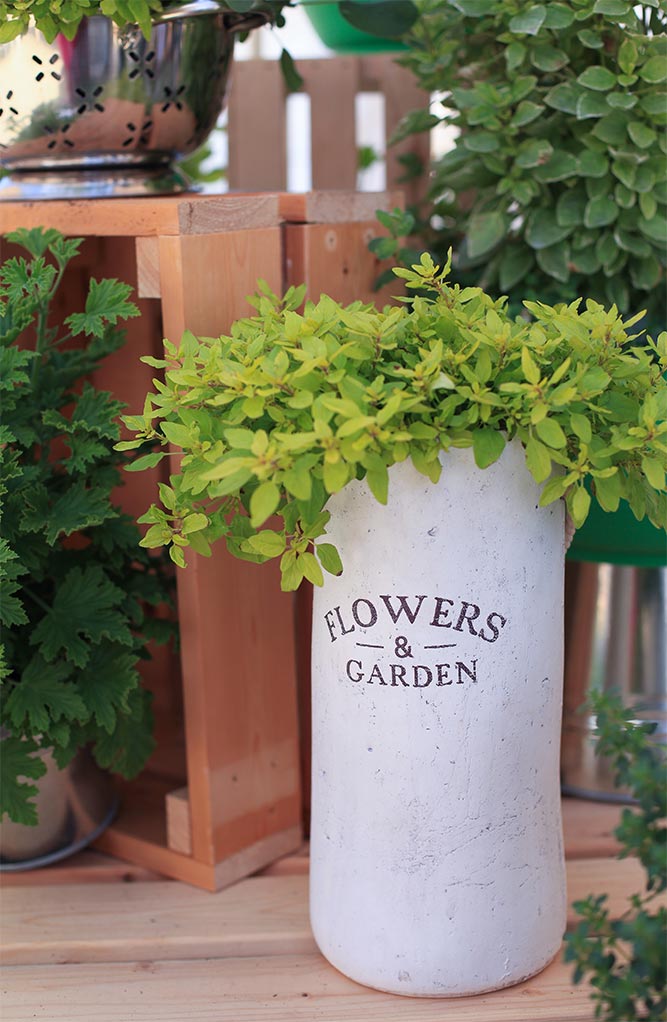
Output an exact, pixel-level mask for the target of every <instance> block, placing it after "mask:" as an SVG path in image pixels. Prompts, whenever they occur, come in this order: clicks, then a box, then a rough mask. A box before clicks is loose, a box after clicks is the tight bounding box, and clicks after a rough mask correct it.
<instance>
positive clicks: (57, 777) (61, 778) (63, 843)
mask: <svg viewBox="0 0 667 1022" xmlns="http://www.w3.org/2000/svg"><path fill="white" fill-rule="evenodd" d="M39 755H40V756H41V757H42V759H43V760H44V762H45V764H46V773H45V774H44V775H43V776H42V777H40V778H39V780H37V781H35V782H34V783H35V784H36V786H37V796H36V798H35V799H34V803H35V806H36V808H37V816H38V823H37V826H35V827H31V826H27V825H25V824H21V823H14V822H13V821H12V820H7V819H5V820H4V821H3V823H2V824H0V871H4V872H13V871H17V870H24V869H33V868H36V867H38V866H47V865H49V864H50V863H52V862H57V861H58V860H59V859H64V858H66V857H67V856H68V855H73V854H74V853H75V852H78V851H80V849H82V848H85V846H86V845H88V844H90V843H91V841H94V840H95V838H97V837H99V835H100V834H101V833H102V831H103V830H105V829H106V828H107V827H108V826H109V824H110V823H111V821H112V820H113V818H114V816H115V815H116V811H117V808H118V800H117V797H116V794H115V791H114V788H113V783H112V780H111V776H110V774H108V773H107V772H106V771H105V770H101V769H100V768H99V767H98V766H97V764H96V763H95V762H94V760H93V758H92V756H91V755H90V753H89V752H88V750H87V749H80V750H79V752H77V754H76V755H75V756H74V759H72V760H71V762H70V763H69V764H68V765H67V766H66V767H65V768H64V769H63V770H60V769H59V768H58V766H57V764H56V762H55V760H54V758H53V756H52V754H51V751H50V749H44V750H42V751H41V752H40V753H39Z"/></svg>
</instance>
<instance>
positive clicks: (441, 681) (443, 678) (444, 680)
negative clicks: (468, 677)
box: [435, 664, 454, 685]
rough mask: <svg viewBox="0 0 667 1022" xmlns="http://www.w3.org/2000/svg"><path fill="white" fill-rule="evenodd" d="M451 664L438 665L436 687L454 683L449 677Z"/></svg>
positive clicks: (436, 667)
mask: <svg viewBox="0 0 667 1022" xmlns="http://www.w3.org/2000/svg"><path fill="white" fill-rule="evenodd" d="M450 667H451V664H436V665H435V669H436V671H437V672H438V680H437V681H436V685H451V684H452V682H453V681H454V679H453V678H450V677H449V668H450Z"/></svg>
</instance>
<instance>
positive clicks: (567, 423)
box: [119, 255, 667, 590]
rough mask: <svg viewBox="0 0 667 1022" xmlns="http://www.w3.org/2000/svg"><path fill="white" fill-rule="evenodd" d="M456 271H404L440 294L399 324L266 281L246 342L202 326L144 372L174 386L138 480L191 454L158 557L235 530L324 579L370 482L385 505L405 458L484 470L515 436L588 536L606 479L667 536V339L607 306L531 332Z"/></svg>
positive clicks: (240, 546)
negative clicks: (344, 513) (345, 501)
mask: <svg viewBox="0 0 667 1022" xmlns="http://www.w3.org/2000/svg"><path fill="white" fill-rule="evenodd" d="M449 269H450V265H449V262H448V263H447V265H446V266H445V267H444V268H443V269H442V270H441V271H440V270H439V269H438V268H437V267H436V266H435V265H434V264H433V262H432V261H431V259H430V257H429V256H427V255H425V256H423V257H422V259H421V262H420V263H418V264H416V265H415V266H413V267H412V269H410V270H396V271H395V272H396V273H397V275H398V276H399V277H402V278H403V279H404V281H405V283H406V285H407V287H408V288H410V289H412V290H414V291H416V292H419V293H420V294H422V295H423V297H416V298H414V299H410V300H409V302H406V304H403V305H401V306H399V307H389V306H388V307H387V308H385V309H384V310H383V311H378V310H377V309H376V308H374V307H373V306H372V305H363V304H362V303H361V302H355V303H353V304H352V305H349V306H346V307H344V306H341V305H339V304H337V303H336V302H334V301H333V300H332V299H331V298H328V297H326V296H322V297H321V298H320V300H319V302H317V303H312V302H308V303H307V304H306V306H305V309H304V311H303V313H299V312H298V311H297V310H298V309H299V307H300V306H301V304H302V302H303V298H304V289H303V288H296V289H295V288H291V289H290V290H289V291H288V292H287V294H286V295H285V297H284V299H282V300H281V299H279V298H277V297H276V296H275V295H273V294H272V293H271V291H270V290H269V289H268V288H266V287H264V288H263V289H262V293H261V294H260V295H259V296H258V297H257V298H256V299H255V300H254V303H253V304H254V306H255V308H256V315H255V316H253V317H251V318H247V319H241V320H239V321H237V322H236V323H235V324H234V325H233V327H232V330H231V334H230V335H229V336H224V337H220V338H197V337H195V336H194V335H193V334H191V333H186V334H185V335H184V336H183V339H182V341H181V343H180V345H178V346H177V345H175V344H173V343H171V342H169V341H166V342H165V358H164V359H159V360H156V359H153V358H146V359H144V361H146V362H148V363H149V364H150V365H153V366H154V367H155V368H157V369H159V370H160V371H164V374H165V376H164V382H161V381H160V380H156V381H155V385H156V393H154V394H151V395H149V396H148V397H147V399H146V404H145V408H144V413H143V415H141V416H130V417H128V418H126V419H125V420H124V421H125V422H126V424H127V426H128V427H129V428H130V430H132V431H134V432H135V439H134V440H130V441H125V442H123V443H121V444H120V445H119V447H120V448H121V449H123V450H128V449H134V448H137V447H140V446H141V445H142V444H144V443H145V442H146V441H149V442H150V443H155V442H156V441H157V442H158V443H160V444H161V445H162V450H158V451H153V452H151V453H149V454H147V455H145V456H144V457H140V458H139V459H138V460H137V461H135V462H134V463H133V464H132V465H131V466H130V469H131V470H138V469H141V468H142V467H145V466H149V465H155V464H157V463H158V462H159V461H160V460H161V459H162V458H164V457H168V456H169V453H168V447H169V445H171V447H172V449H173V450H174V451H181V452H183V458H182V460H181V463H180V470H179V471H178V472H176V473H175V474H173V475H172V476H171V479H170V483H169V485H163V486H161V487H160V498H161V506H157V505H153V506H152V507H151V508H150V510H149V511H148V512H147V514H146V515H145V516H144V518H143V519H142V521H143V522H146V523H148V524H149V525H150V529H149V530H148V533H147V535H146V537H145V539H144V540H143V542H144V544H145V545H146V546H149V547H153V546H155V547H157V546H161V545H165V544H166V545H168V546H169V547H170V554H171V557H172V559H173V560H174V561H175V562H176V564H178V565H184V563H185V556H184V551H185V548H187V547H192V549H193V550H195V551H196V552H198V553H201V554H205V555H206V554H208V553H209V552H210V544H211V543H212V542H213V541H214V540H216V539H218V538H219V537H222V536H224V537H225V539H226V542H227V546H228V548H229V549H230V551H231V552H232V553H234V554H235V555H236V556H239V557H243V558H246V559H248V560H252V561H258V562H260V561H266V560H269V559H271V558H274V557H279V558H280V563H281V569H282V584H283V588H284V589H286V590H292V589H295V588H297V586H298V585H299V583H300V582H301V580H302V578H306V579H308V580H309V581H311V582H313V583H314V584H315V585H321V584H322V581H323V575H322V568H324V570H327V571H331V572H333V573H334V574H338V573H339V572H340V570H341V564H340V558H339V556H338V554H337V552H336V550H335V548H334V547H333V546H332V545H331V544H329V543H327V542H323V541H322V537H323V536H324V535H325V533H326V526H327V522H328V519H329V513H328V511H327V510H326V503H327V500H328V499H329V496H330V495H331V494H334V493H337V492H338V491H339V490H341V489H342V488H343V487H344V486H345V485H346V484H347V483H348V482H349V481H350V480H352V479H364V478H365V479H366V482H367V484H368V486H369V488H370V490H371V492H372V493H373V495H374V496H375V497H376V498H377V500H378V501H380V502H381V503H386V501H387V493H388V486H389V473H388V469H389V467H390V466H391V465H393V464H394V463H395V462H399V461H403V460H405V459H406V458H410V459H411V460H412V462H413V464H414V465H415V467H416V468H417V469H418V470H419V471H420V472H422V473H423V474H424V475H426V476H427V477H428V478H430V479H431V480H432V481H433V482H435V481H437V479H438V478H439V476H440V471H441V465H440V461H439V454H440V452H441V451H443V450H445V451H446V450H448V449H449V448H450V447H472V449H473V452H474V457H475V461H476V463H477V465H478V466H479V467H480V468H482V469H483V468H486V467H487V466H488V465H491V464H492V463H493V462H494V461H496V460H497V458H499V457H500V455H501V454H502V452H503V449H504V447H505V445H506V443H507V442H508V441H510V440H512V439H514V438H518V439H519V441H520V442H521V443H522V444H523V446H524V448H525V453H526V462H527V465H528V468H529V470H530V472H531V473H532V475H533V477H534V478H535V480H536V481H537V482H538V483H540V484H541V485H543V490H542V496H541V502H542V504H543V505H545V504H549V503H551V502H552V501H554V500H558V499H559V498H561V497H562V498H564V499H565V501H566V503H567V507H568V510H569V512H570V514H571V515H572V517H573V519H574V521H575V523H576V524H577V525H581V524H582V523H583V521H584V520H585V518H586V515H587V513H588V509H589V505H590V500H591V496H590V493H589V489H588V488H587V485H586V484H587V483H589V484H590V489H591V490H592V492H593V494H594V498H595V499H596V500H597V501H598V502H599V503H600V505H601V506H602V507H603V508H604V509H605V510H607V511H613V510H615V509H616V508H617V507H618V505H619V501H620V500H621V499H624V500H627V501H628V502H629V503H630V505H631V507H632V509H633V511H634V512H635V514H636V515H637V516H638V517H640V518H641V517H643V516H644V515H648V516H649V518H650V519H651V520H652V521H653V522H654V523H655V524H656V525H658V526H661V527H663V528H664V527H665V523H666V521H667V496H666V494H665V468H666V466H667V421H666V420H667V383H666V382H665V380H664V379H663V375H662V374H663V372H664V370H665V368H667V333H665V334H661V335H660V337H659V338H658V339H657V341H656V342H653V341H651V340H642V343H641V344H635V343H634V341H635V339H636V338H635V336H634V335H632V334H628V332H627V331H628V330H629V329H630V328H631V327H632V323H633V320H629V321H627V322H626V323H623V321H622V320H621V319H620V318H619V316H618V314H617V310H616V309H615V308H612V309H611V311H609V312H607V311H605V310H604V309H603V308H602V307H601V306H599V305H597V304H596V303H594V302H587V303H586V305H585V307H583V308H580V307H579V305H580V303H579V302H574V303H573V304H572V305H569V306H557V307H555V308H552V307H550V306H546V305H541V304H539V303H527V310H528V311H529V312H530V313H531V315H532V320H530V321H529V320H528V319H527V318H523V317H517V318H516V319H514V318H512V317H511V316H510V315H509V314H508V313H507V311H506V307H505V303H504V299H500V300H498V301H493V300H492V299H491V298H489V297H488V296H487V295H485V294H484V293H483V292H482V291H481V290H480V289H479V288H463V289H462V288H460V287H459V286H458V285H453V286H452V285H450V284H449V283H448V281H447V277H448V273H449ZM274 515H276V516H277V517H276V518H273V517H272V516H274Z"/></svg>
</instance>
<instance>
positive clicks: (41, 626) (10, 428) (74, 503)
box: [0, 229, 171, 823]
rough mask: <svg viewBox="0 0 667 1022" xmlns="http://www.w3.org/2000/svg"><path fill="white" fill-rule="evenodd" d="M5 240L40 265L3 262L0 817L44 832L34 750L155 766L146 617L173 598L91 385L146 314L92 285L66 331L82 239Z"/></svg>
mask: <svg viewBox="0 0 667 1022" xmlns="http://www.w3.org/2000/svg"><path fill="white" fill-rule="evenodd" d="M7 237H8V240H9V241H11V242H14V243H17V244H19V245H21V246H23V247H24V248H25V249H26V250H27V252H28V254H29V258H27V259H26V258H23V257H14V258H11V259H8V260H7V261H6V262H5V263H4V265H3V266H2V267H1V268H0V392H1V412H0V497H1V498H2V540H0V623H1V624H2V647H0V652H1V656H0V680H1V682H2V696H3V698H2V705H1V708H0V731H2V732H4V736H3V739H2V741H1V742H0V757H1V758H2V765H3V770H2V781H1V787H0V815H2V814H4V813H8V814H9V816H10V818H11V819H13V820H16V821H17V822H19V823H34V822H36V811H35V807H34V805H33V803H32V802H31V801H30V800H31V798H32V796H33V795H34V794H35V791H36V789H35V787H34V785H32V784H30V783H29V781H27V780H26V778H32V779H36V778H38V777H39V776H41V774H42V773H43V772H44V769H45V767H44V765H43V763H42V761H41V758H40V757H39V756H37V755H35V753H36V752H37V751H38V749H39V748H53V752H54V756H55V759H56V761H57V762H58V764H59V765H61V766H62V765H64V764H65V763H67V762H68V760H69V759H70V758H71V757H72V756H73V755H74V753H75V752H76V750H77V749H78V748H80V747H81V746H83V745H86V744H88V743H91V744H92V749H93V753H94V756H95V758H96V760H97V762H98V763H99V764H100V765H101V766H104V767H110V768H112V769H114V770H116V771H118V772H119V773H121V774H124V775H125V776H130V775H132V774H135V773H137V772H138V771H139V770H140V768H141V767H142V766H143V764H144V762H145V761H146V759H147V757H148V755H149V753H150V752H151V749H152V747H153V741H152V737H151V713H150V705H149V694H148V693H147V692H146V691H145V690H143V689H142V688H141V687H140V679H139V674H138V671H137V663H138V660H139V659H140V658H142V657H146V656H147V655H148V653H147V649H146V647H147V643H148V641H149V639H150V638H154V639H164V638H165V637H166V636H167V635H168V634H169V633H170V631H171V626H170V625H169V624H168V623H166V622H165V621H161V620H158V619H157V618H156V619H153V618H152V617H151V616H150V615H149V614H148V613H147V611H146V606H147V605H151V604H152V605H158V604H161V603H165V602H168V601H169V599H170V595H169V593H170V584H169V582H168V578H167V575H166V574H165V572H164V569H163V567H162V566H161V560H160V559H159V558H158V559H156V558H154V557H151V556H149V555H148V554H147V552H146V551H145V550H142V549H141V548H140V547H139V539H140V534H139V530H138V529H137V527H136V525H135V524H134V522H133V521H132V520H131V519H130V518H129V517H128V516H127V515H125V514H123V513H121V511H120V509H119V508H118V507H117V506H116V504H115V503H114V499H113V493H112V491H113V490H114V488H115V487H116V486H117V485H118V484H119V482H120V481H121V473H120V469H121V467H122V465H123V464H125V463H126V456H123V455H121V454H118V453H117V452H116V451H114V447H113V445H114V443H115V442H116V441H117V440H118V438H119V426H118V414H119V412H120V411H121V409H122V405H121V404H120V403H119V402H117V401H115V400H114V399H113V397H112V396H111V395H110V394H108V393H106V392H104V391H100V390H97V389H95V388H94V387H93V386H92V385H91V384H90V383H89V382H87V381H86V377H87V376H88V375H89V374H90V373H91V372H92V371H93V370H94V369H95V368H96V367H97V366H98V365H99V364H100V361H101V360H102V359H103V358H104V357H105V356H106V355H108V354H109V353H110V352H112V351H115V350H116V349H117V348H119V347H120V346H121V345H122V344H123V340H124V336H123V333H122V331H121V330H120V329H119V328H118V326H117V324H119V323H120V322H121V321H122V320H124V319H126V318H127V317H128V316H136V315H138V310H137V309H136V307H135V306H134V305H133V304H132V303H131V302H130V301H129V295H130V288H129V287H128V285H126V284H121V283H119V282H118V281H116V280H108V279H107V280H100V281H97V280H91V281H90V285H89V290H88V295H87V297H86V303H85V309H84V311H83V312H77V313H73V314H72V315H71V316H69V317H68V318H67V319H66V321H65V324H64V327H63V328H60V329H59V328H58V327H56V326H54V325H52V324H50V322H49V309H50V304H51V302H52V300H53V298H54V295H55V294H56V292H57V290H58V287H59V285H60V282H61V280H62V276H63V273H64V270H65V268H66V266H67V264H68V262H69V261H70V260H71V259H72V258H73V257H74V256H75V255H76V253H77V251H78V249H79V246H80V244H81V242H80V240H65V239H64V238H63V237H62V236H61V235H59V234H58V232H57V231H53V230H50V231H43V230H39V229H37V230H32V231H26V230H21V231H16V232H14V233H13V234H10V235H8V236H7ZM29 334H30V335H31V336H32V338H33V339H34V348H31V349H28V348H27V347H25V346H24V345H25V344H26V343H27V341H28V335H29ZM73 338H76V339H77V340H76V342H75V344H71V343H70V342H71V341H72V339H73ZM82 341H83V342H85V343H84V344H82V343H81V342H82Z"/></svg>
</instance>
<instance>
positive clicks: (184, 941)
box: [2, 859, 642, 965]
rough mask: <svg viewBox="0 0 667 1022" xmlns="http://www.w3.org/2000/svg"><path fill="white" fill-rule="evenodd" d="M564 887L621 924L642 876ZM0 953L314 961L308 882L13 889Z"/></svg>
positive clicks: (599, 875)
mask: <svg viewBox="0 0 667 1022" xmlns="http://www.w3.org/2000/svg"><path fill="white" fill-rule="evenodd" d="M567 881H568V904H569V905H571V903H572V902H573V901H575V900H577V899H579V898H583V897H585V896H586V895H587V894H600V893H602V892H606V893H607V894H608V895H609V908H610V912H611V914H612V916H615V917H617V916H619V915H620V914H621V913H622V912H624V911H625V909H626V908H627V900H628V897H629V896H630V895H631V894H633V893H635V892H637V891H640V890H641V888H642V871H641V868H640V866H639V865H638V863H637V862H636V861H634V860H624V861H615V860H611V859H583V860H580V861H577V862H570V863H568V866H567ZM574 921H575V914H574V912H573V910H572V909H571V908H569V910H568V925H569V926H571V925H572V924H573V923H574ZM2 948H3V953H2V957H3V962H4V963H5V964H6V965H28V964H33V965H34V964H53V963H57V962H61V963H84V962H135V961H151V960H153V959H161V960H166V959H198V958H230V957H247V956H262V955H267V954H272V955H290V954H297V953H298V954H301V953H312V952H314V951H315V950H316V946H315V942H314V939H313V936H312V933H311V930H310V923H309V920H308V877H307V875H306V873H305V872H304V873H302V874H300V875H293V876H289V875H285V876H269V877H266V876H261V877H251V878H250V879H247V880H243V881H241V882H240V883H238V884H235V885H234V886H233V887H229V888H227V889H226V890H224V891H220V892H219V893H217V894H207V893H206V892H203V891H198V890H193V889H191V888H189V887H186V886H184V885H182V884H175V883H171V882H169V881H164V882H161V883H160V882H158V883H150V884H118V885H117V886H115V887H114V886H111V885H109V884H78V885H77V884H72V885H61V886H56V887H53V888H51V889H50V890H49V891H48V894H45V891H44V888H40V887H35V888H25V887H24V888H10V889H8V890H7V891H5V893H4V895H3V926H2Z"/></svg>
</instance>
